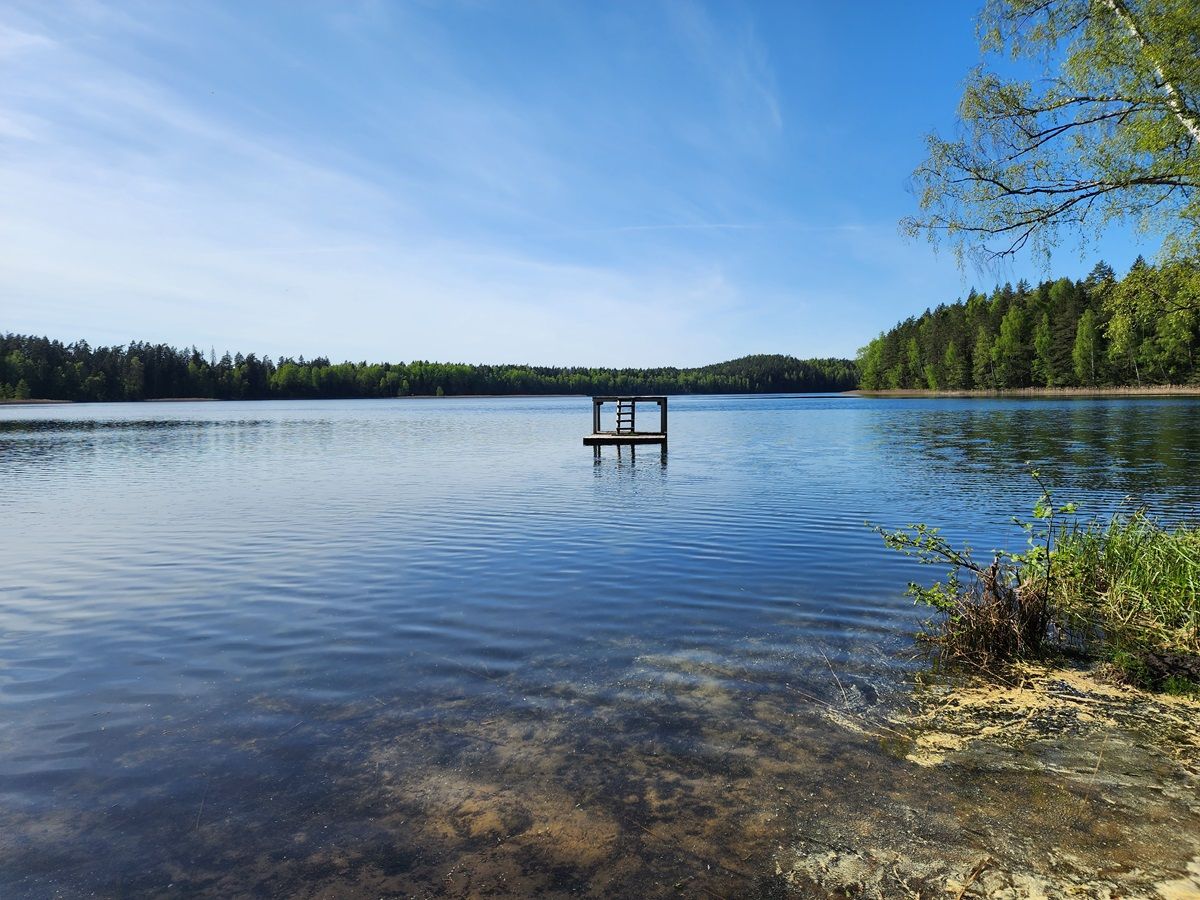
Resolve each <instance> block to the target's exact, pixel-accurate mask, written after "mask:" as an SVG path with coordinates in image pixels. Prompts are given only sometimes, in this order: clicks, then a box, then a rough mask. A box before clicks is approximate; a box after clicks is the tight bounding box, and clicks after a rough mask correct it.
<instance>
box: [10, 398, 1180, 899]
mask: <svg viewBox="0 0 1200 900" xmlns="http://www.w3.org/2000/svg"><path fill="white" fill-rule="evenodd" d="M588 413H589V410H588V405H587V402H586V400H577V399H569V398H567V399H550V398H547V399H539V400H525V399H514V400H446V401H420V402H417V401H397V402H395V403H385V402H358V403H295V404H286V403H280V404H272V403H262V404H179V405H173V406H172V407H171V408H169V409H168V408H163V409H162V410H153V411H149V412H148V411H147V408H146V407H145V406H136V405H131V406H110V407H90V408H88V407H77V408H69V409H68V408H62V407H56V408H53V409H40V410H28V409H18V410H13V409H5V410H0V515H2V516H3V521H4V522H5V523H6V524H9V525H10V527H9V528H6V529H5V534H4V542H3V546H0V562H2V565H0V894H3V896H5V897H6V898H7V897H10V896H12V897H25V896H28V897H43V896H53V895H54V894H55V893H56V892H58V893H60V894H63V895H68V896H74V895H79V894H84V893H88V892H92V891H95V892H98V893H100V894H104V895H120V894H122V893H133V894H141V893H151V894H153V893H165V892H168V885H173V886H174V888H172V889H171V890H179V891H183V892H189V893H201V894H209V895H213V896H227V895H231V894H237V893H241V892H256V893H259V894H266V895H281V896H314V897H315V896H328V895H332V894H336V895H338V896H368V895H370V896H378V895H388V894H400V895H417V896H420V895H428V894H441V893H445V894H450V895H454V896H473V895H479V894H484V893H490V894H493V895H496V896H528V895H529V894H531V893H536V892H546V893H551V894H553V893H562V894H567V893H588V894H591V895H597V896H599V895H613V894H622V895H631V896H639V895H657V894H671V893H674V894H678V893H679V892H682V893H683V894H685V895H696V894H699V895H705V894H706V893H715V894H717V895H741V896H746V895H749V896H753V895H754V894H755V893H759V894H764V895H771V894H772V893H773V892H775V891H776V889H777V888H778V884H777V883H776V882H775V881H774V878H773V873H774V862H773V861H774V859H775V854H776V853H777V851H778V848H779V847H780V846H781V844H782V843H783V842H786V841H787V840H789V839H790V836H792V835H794V834H795V829H796V828H797V823H799V822H803V821H808V822H809V825H807V826H806V827H807V828H809V829H810V831H812V832H813V833H816V831H819V830H820V829H826V830H828V831H829V833H830V835H836V834H838V833H842V834H846V833H849V831H850V830H852V823H853V817H854V816H859V817H861V818H867V817H869V816H870V814H871V810H873V809H877V808H882V806H888V808H892V809H895V810H898V812H896V815H897V816H900V817H901V818H902V817H903V815H904V813H903V808H904V806H905V804H908V805H909V806H913V805H914V804H915V805H920V803H924V804H925V807H926V809H927V810H928V812H929V815H931V816H935V817H937V816H940V817H942V819H941V820H940V821H944V822H947V823H948V822H952V821H955V820H956V818H961V817H963V816H969V815H971V813H969V812H966V811H964V809H963V808H962V807H961V805H959V803H958V801H957V800H956V799H955V797H954V796H953V795H949V794H947V793H946V792H945V791H944V789H943V787H942V786H939V785H937V784H935V783H934V781H933V776H931V775H929V774H928V773H923V772H919V771H914V770H912V769H911V768H906V767H904V766H903V765H901V764H900V763H899V762H898V761H897V757H896V748H895V741H896V740H898V738H897V736H896V735H894V734H892V733H890V732H889V731H888V726H887V724H886V718H885V717H884V716H883V715H881V714H880V712H879V710H880V709H882V708H883V707H886V706H888V705H889V704H893V703H895V702H897V700H898V698H901V697H903V696H905V695H906V691H907V686H906V685H905V684H904V683H903V682H904V679H905V678H907V677H909V676H910V675H911V673H912V671H913V668H914V666H915V665H916V664H915V663H914V662H912V661H911V660H909V659H908V657H907V655H906V654H907V652H908V651H909V649H910V646H911V645H910V642H909V638H908V635H909V633H910V632H911V630H912V628H913V627H914V625H915V623H916V620H917V613H916V611H915V610H914V609H913V608H912V606H911V605H910V603H909V602H908V601H907V599H906V598H904V597H903V596H902V590H903V584H904V583H905V582H906V581H907V580H908V578H909V577H911V576H912V575H913V574H914V569H913V568H912V566H911V564H910V563H909V562H908V561H906V560H903V559H899V558H896V559H893V558H892V557H891V556H890V555H888V554H886V553H885V552H884V551H883V549H882V547H881V546H879V543H878V539H877V538H876V537H875V536H874V535H872V534H871V533H870V532H869V531H867V530H866V529H865V528H863V526H862V522H863V520H864V519H872V520H875V521H881V522H886V523H893V524H902V523H904V522H907V521H930V522H942V523H945V524H947V525H948V526H949V530H950V531H951V532H953V533H962V534H965V535H968V536H969V537H970V538H971V539H972V540H973V541H975V542H976V543H977V544H979V545H985V544H986V543H987V542H993V541H994V542H1000V541H1004V540H1008V539H1010V536H1011V533H1012V529H1011V527H1010V526H1009V525H1008V516H1009V515H1011V514H1012V513H1013V512H1019V511H1021V510H1022V509H1023V508H1024V506H1025V505H1026V497H1027V495H1028V494H1030V493H1031V492H1030V491H1028V490H1026V489H1025V488H1024V487H1023V483H1020V484H1016V486H1014V484H1015V483H1014V481H1013V478H1014V477H1023V476H1020V473H1021V472H1022V471H1023V465H1024V460H1025V459H1028V458H1040V459H1042V460H1043V461H1044V465H1043V468H1046V469H1047V470H1049V471H1050V472H1051V473H1052V477H1053V478H1054V479H1055V481H1056V482H1057V483H1059V484H1061V485H1063V486H1064V487H1063V490H1064V491H1072V490H1074V491H1081V490H1085V489H1086V490H1087V491H1088V494H1087V497H1088V498H1089V500H1095V498H1099V501H1098V502H1097V503H1094V504H1093V505H1103V503H1107V502H1109V501H1110V500H1112V501H1115V499H1117V498H1119V496H1121V495H1124V494H1126V493H1136V494H1137V495H1138V496H1139V497H1140V498H1142V499H1145V500H1148V501H1149V502H1150V503H1151V504H1153V505H1156V506H1157V507H1158V508H1160V509H1162V510H1165V511H1167V512H1169V513H1172V514H1175V515H1182V514H1183V513H1184V511H1186V510H1188V509H1193V510H1194V509H1195V507H1196V503H1197V500H1198V499H1200V482H1198V481H1197V478H1196V476H1195V475H1194V472H1195V471H1197V463H1198V462H1200V445H1198V437H1197V435H1198V433H1200V432H1198V429H1197V425H1200V416H1198V414H1197V408H1196V406H1195V405H1194V404H1192V403H1191V402H1188V401H1164V402H1158V401H1136V402H1129V401H1113V402H1110V401H1087V402H1085V403H1072V402H1055V403H1053V404H1039V403H1008V402H997V403H984V404H977V403H963V402H957V401H952V402H949V403H946V404H930V403H926V402H923V401H864V400H861V399H849V398H803V399H790V398H768V399H764V398H681V399H680V400H679V401H675V400H672V413H673V415H672V444H671V453H670V462H669V464H667V463H666V461H665V460H664V459H663V458H662V456H661V455H660V453H659V452H658V449H657V448H654V449H652V450H646V449H643V450H642V451H639V452H638V453H637V454H636V455H631V454H628V452H625V453H622V454H621V455H620V456H618V455H616V454H615V453H613V452H612V448H606V449H605V451H604V453H603V455H602V458H601V460H600V461H599V463H597V462H596V461H595V459H594V458H593V457H592V455H591V454H590V453H589V452H588V451H587V449H586V448H584V447H582V446H580V438H581V436H582V434H583V433H584V431H585V430H587V426H588ZM589 474H590V477H588V476H589ZM1017 539H1018V540H1019V536H1018V538H1017ZM956 789H957V790H960V791H961V792H962V793H963V795H964V796H966V795H972V796H980V795H983V796H985V798H987V799H988V801H989V802H990V803H992V804H993V812H994V814H995V815H996V816H998V817H1000V818H1004V817H1008V819H1010V820H1011V821H1013V822H1016V821H1018V820H1019V814H1020V811H1019V810H1009V809H1007V808H1006V807H1004V805H1003V803H1002V799H1003V797H1002V792H1001V789H1000V788H999V787H997V786H995V785H981V784H977V783H971V782H969V780H968V781H964V782H963V784H961V785H959V786H958V787H957V788H956ZM1009 789H1011V786H1009V788H1006V789H1005V790H1009ZM971 792H974V794H972V793H971ZM919 798H924V799H923V800H920V803H918V799H919ZM889 805H890V806H889ZM839 810H840V811H839ZM1098 815H1104V813H1103V812H1102V811H1101V813H1098ZM1006 821H1007V820H1006ZM1043 826H1044V828H1045V829H1046V830H1045V834H1046V835H1048V837H1047V838H1046V839H1047V840H1052V839H1054V836H1055V835H1061V834H1064V833H1065V832H1063V831H1062V829H1061V828H1059V826H1057V825H1054V824H1053V823H1052V822H1046V823H1042V824H1041V825H1039V827H1043ZM947 827H948V826H947ZM1056 828H1057V829H1058V830H1057V831H1056V830H1055V829H1056ZM839 829H840V831H839ZM831 839H833V838H831Z"/></svg>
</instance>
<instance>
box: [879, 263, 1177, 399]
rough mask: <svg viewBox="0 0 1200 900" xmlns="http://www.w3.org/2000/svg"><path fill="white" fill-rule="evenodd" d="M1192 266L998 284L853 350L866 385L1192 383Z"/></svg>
mask: <svg viewBox="0 0 1200 900" xmlns="http://www.w3.org/2000/svg"><path fill="white" fill-rule="evenodd" d="M1196 275H1197V273H1196V270H1195V267H1194V266H1191V265H1184V264H1177V263H1176V264H1170V265H1167V266H1164V267H1161V268H1160V267H1156V266H1150V265H1147V264H1146V263H1145V262H1144V261H1143V260H1142V259H1140V258H1139V259H1138V261H1137V262H1135V263H1134V265H1133V268H1132V269H1131V270H1130V271H1129V273H1128V274H1127V275H1126V276H1125V277H1124V278H1122V279H1117V278H1116V277H1115V275H1114V273H1113V271H1112V269H1111V268H1109V267H1108V266H1107V265H1105V264H1104V263H1098V264H1097V265H1096V267H1095V268H1094V269H1093V270H1092V272H1091V274H1090V275H1089V276H1088V277H1087V278H1086V279H1084V280H1082V281H1071V280H1070V279H1067V278H1060V279H1058V280H1057V281H1044V282H1042V283H1041V284H1039V285H1038V286H1037V287H1030V286H1029V284H1027V283H1026V282H1024V281H1022V282H1020V283H1019V284H1018V285H1017V286H1016V287H1015V288H1014V287H1013V286H1012V285H1010V284H1006V285H1004V286H1003V287H998V288H996V289H995V290H994V291H993V292H992V293H991V294H990V295H985V294H980V293H976V292H975V291H971V293H970V294H969V295H968V296H967V299H966V300H963V301H959V302H957V303H953V304H950V305H948V306H947V305H942V306H938V307H937V308H936V309H927V310H926V311H925V312H924V313H922V314H921V315H919V316H916V317H914V318H909V319H906V320H905V321H903V322H901V323H900V324H899V325H897V326H896V327H895V328H893V329H891V330H890V331H888V332H886V333H884V334H881V335H880V336H879V337H878V338H876V339H875V340H873V341H871V343H870V344H868V345H867V346H866V347H864V348H863V349H862V350H860V351H859V355H858V362H859V368H860V371H861V374H862V384H861V386H862V387H863V388H864V389H866V390H877V389H886V388H925V389H930V390H961V389H971V388H974V389H983V390H1004V389H1010V388H1024V387H1091V386H1106V385H1133V384H1188V383H1195V382H1197V381H1200V365H1198V362H1200V361H1198V359H1197V353H1196V350H1197V345H1198V343H1200V296H1193V294H1194V293H1195V290H1196V285H1197V277H1196Z"/></svg>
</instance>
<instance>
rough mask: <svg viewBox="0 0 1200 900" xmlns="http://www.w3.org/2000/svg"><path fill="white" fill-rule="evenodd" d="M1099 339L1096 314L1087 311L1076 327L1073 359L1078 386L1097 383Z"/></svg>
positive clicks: (1072, 351)
mask: <svg viewBox="0 0 1200 900" xmlns="http://www.w3.org/2000/svg"><path fill="white" fill-rule="evenodd" d="M1098 344H1099V338H1098V335H1097V333H1096V314H1095V313H1094V312H1092V310H1090V309H1085V310H1084V311H1083V315H1082V316H1080V317H1079V324H1078V325H1077V326H1075V345H1074V347H1073V348H1072V350H1071V359H1072V361H1073V362H1074V364H1075V380H1076V383H1078V384H1087V385H1094V384H1095V383H1096V351H1097V347H1098Z"/></svg>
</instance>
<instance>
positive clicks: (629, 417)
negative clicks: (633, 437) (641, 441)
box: [617, 400, 634, 434]
mask: <svg viewBox="0 0 1200 900" xmlns="http://www.w3.org/2000/svg"><path fill="white" fill-rule="evenodd" d="M633 410H634V402H633V401H632V400H618V401H617V434H629V433H630V432H632V431H633V430H634V428H633Z"/></svg>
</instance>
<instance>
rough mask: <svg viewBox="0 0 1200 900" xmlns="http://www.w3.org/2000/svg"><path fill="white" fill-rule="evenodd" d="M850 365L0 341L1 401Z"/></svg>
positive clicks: (568, 388) (685, 389) (739, 385)
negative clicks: (508, 361)
mask: <svg viewBox="0 0 1200 900" xmlns="http://www.w3.org/2000/svg"><path fill="white" fill-rule="evenodd" d="M857 382H858V372H857V368H856V366H855V363H854V362H853V360H848V359H809V360H803V359H796V358H794V357H791V356H746V357H743V358H741V359H735V360H731V361H730V362H724V363H718V364H716V365H711V366H704V367H703V368H698V369H676V368H658V369H590V368H579V367H572V368H562V367H556V366H526V365H499V366H490V365H464V364H457V363H435V362H423V361H417V362H410V363H366V362H358V363H353V362H344V363H331V362H330V361H329V360H328V359H323V358H322V359H310V360H305V359H304V358H303V357H300V358H299V359H290V358H280V359H276V360H272V359H269V358H267V357H259V356H255V355H254V354H249V355H247V356H243V355H242V354H240V353H239V354H237V355H236V356H230V355H229V354H228V353H226V354H225V355H224V356H222V357H220V358H218V357H217V356H216V354H215V353H212V352H211V351H210V352H209V353H208V354H205V353H203V352H201V351H200V350H197V349H196V348H194V347H193V348H191V349H187V350H179V349H176V348H174V347H169V346H167V345H165V344H146V343H136V342H135V343H131V344H129V345H127V346H120V347H91V346H89V345H88V344H87V343H86V342H84V341H77V342H75V343H73V344H63V343H62V342H60V341H53V340H50V339H48V338H44V337H32V336H27V335H19V334H6V335H0V399H18V400H21V399H27V398H38V399H46V400H82V401H105V400H152V399H157V398H163V397H206V398H215V399H222V400H259V399H291V398H301V397H307V398H355V397H364V398H365V397H404V396H410V395H430V394H433V395H443V394H444V395H455V394H625V393H653V394H695V393H716V394H720V393H742V392H745V393H769V392H779V391H789V392H791V391H795V392H813V391H843V390H848V389H850V388H853V387H855V386H856V384H857Z"/></svg>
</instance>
